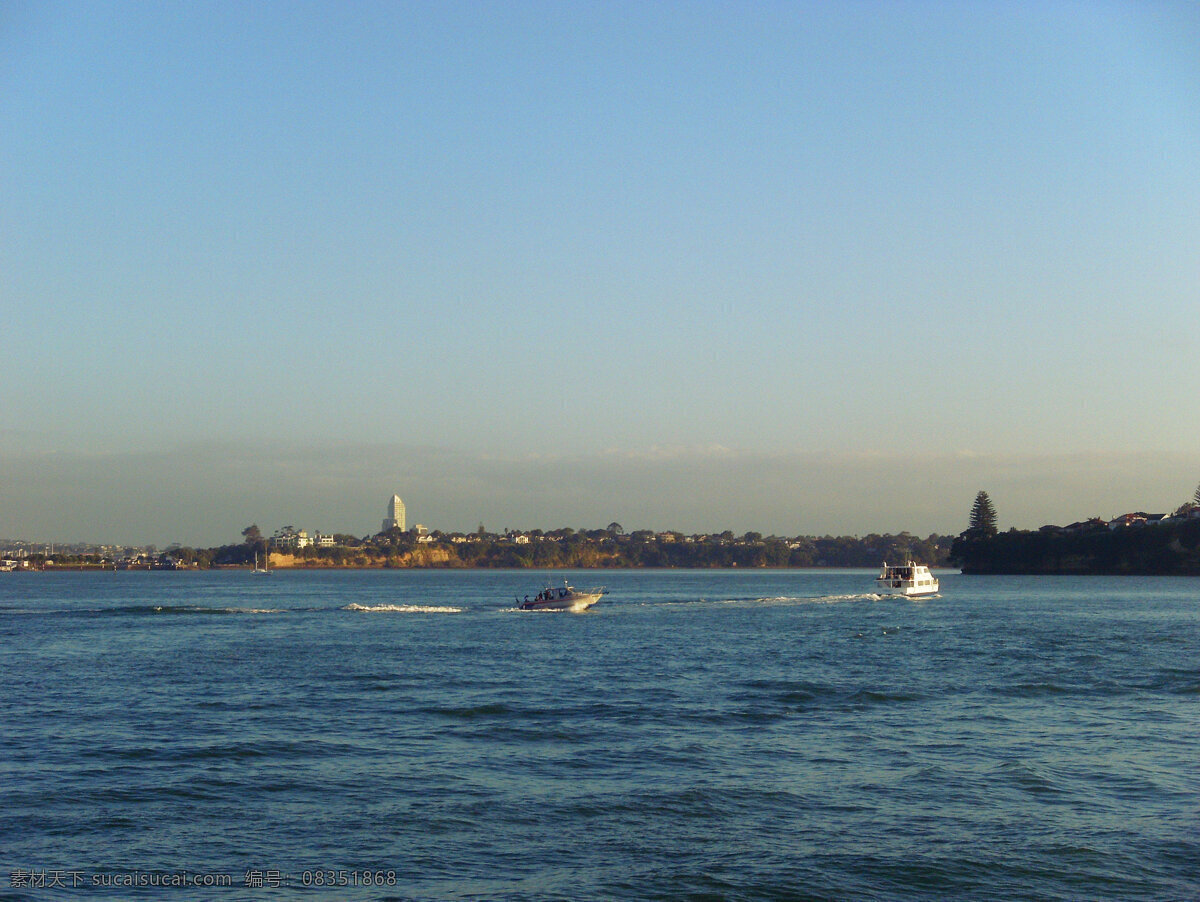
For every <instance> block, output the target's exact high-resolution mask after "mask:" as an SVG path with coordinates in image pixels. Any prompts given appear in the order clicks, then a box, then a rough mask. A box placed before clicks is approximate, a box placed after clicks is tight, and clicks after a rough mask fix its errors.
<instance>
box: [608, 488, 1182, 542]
mask: <svg viewBox="0 0 1200 902" xmlns="http://www.w3.org/2000/svg"><path fill="white" fill-rule="evenodd" d="M1196 491H1197V492H1200V489H1196ZM608 531H609V532H611V533H612V534H613V535H614V536H621V535H624V534H625V529H624V528H623V527H622V526H621V524H620V523H617V522H616V521H613V522H612V523H609V524H608Z"/></svg>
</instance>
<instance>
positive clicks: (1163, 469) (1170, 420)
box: [0, 2, 1200, 545]
mask: <svg viewBox="0 0 1200 902" xmlns="http://www.w3.org/2000/svg"><path fill="white" fill-rule="evenodd" d="M1197 46H1200V7H1198V6H1197V5H1195V4H1190V3H1182V2H1180V3H1172V2H1164V3H1156V4H1133V3H1128V4H1127V3H1116V2H1112V3H1095V4H1076V3H1054V2H1051V3H1037V4H1034V3H1011V4H1002V5H990V4H929V3H919V2H896V3H888V4H829V3H778V4H776V3H762V4H717V3H690V4H677V3H662V4H637V3H622V2H617V3H609V4H590V5H589V4H571V5H561V4H555V3H550V2H517V3H511V4H498V5H492V4H483V3H471V2H448V3H444V4H422V3H415V2H414V3H409V2H392V3H377V2H366V3H362V4H354V5H349V6H347V5H343V4H330V3H322V2H317V3H311V4H286V3H262V4H253V5H248V4H239V3H233V2H214V3H209V4H203V5H194V4H185V3H179V2H166V3H159V4H138V3H132V4H118V5H112V4H103V3H93V2H83V3H77V4H56V3H44V4H32V3H28V4H20V3H18V4H9V5H7V6H6V7H5V8H4V10H3V12H0V79H2V84H3V90H0V172H2V173H3V174H2V175H0V179H2V182H0V183H2V184H3V191H4V198H5V201H4V203H3V204H2V205H0V305H2V307H3V310H4V312H5V320H4V331H3V337H0V347H2V348H3V354H0V384H2V385H3V386H4V394H3V399H4V400H3V409H4V412H5V419H4V423H5V425H4V429H3V430H2V431H0V467H2V468H3V475H2V478H0V535H3V536H7V537H11V538H24V539H29V540H32V541H56V542H73V541H95V542H108V541H112V542H120V543H128V544H146V543H156V544H159V545H166V544H168V543H170V542H175V541H179V542H181V543H183V544H188V545H214V544H222V543H227V542H232V541H237V540H238V538H239V537H240V531H241V529H242V528H244V527H245V526H247V525H249V524H250V523H251V522H257V523H258V525H259V526H260V527H262V528H263V529H264V530H267V531H270V530H273V529H274V528H277V527H278V526H281V525H284V524H288V523H292V524H294V525H296V526H298V527H299V526H304V527H306V528H308V529H313V530H315V529H320V530H321V531H324V532H347V533H352V534H355V535H363V534H366V533H368V532H372V531H374V530H376V529H378V526H379V522H380V520H381V519H382V517H383V507H384V504H385V503H386V500H387V499H388V498H389V497H390V496H391V494H392V493H393V492H396V493H399V494H400V495H401V497H403V498H404V501H405V504H406V505H407V506H408V510H409V518H408V519H409V522H410V523H416V522H420V523H423V524H425V525H427V526H429V527H431V528H437V529H442V530H445V531H469V530H472V529H474V528H476V527H477V525H478V524H479V522H481V521H482V522H483V523H484V524H485V525H486V526H487V527H488V528H489V529H493V530H502V529H504V528H505V527H511V528H524V529H532V528H542V529H550V528H558V527H563V526H570V527H572V528H582V527H588V528H602V527H604V526H606V525H607V524H608V523H610V522H612V521H617V522H619V523H621V524H622V525H623V526H625V527H626V528H627V529H631V530H632V529H638V528H646V529H654V530H663V529H678V530H681V531H683V532H687V533H693V532H720V531H723V530H725V529H731V530H733V531H734V532H736V533H742V532H745V531H749V530H754V531H758V532H762V533H764V534H769V533H776V534H779V535H799V534H817V535H823V534H849V535H853V534H867V533H869V532H900V531H902V530H908V531H910V532H912V533H914V534H920V535H926V534H928V533H931V532H938V533H942V534H954V533H957V532H959V531H961V530H962V529H963V528H964V527H965V526H966V519H967V514H968V511H969V508H970V504H971V501H972V499H973V498H974V496H975V493H976V492H977V491H978V490H980V489H984V490H986V491H988V492H989V493H990V495H991V497H992V499H993V501H994V503H995V505H996V508H997V512H998V514H999V519H1000V525H1001V527H1002V528H1008V527H1009V526H1017V527H1020V528H1036V527H1038V526H1040V525H1042V524H1044V523H1060V524H1062V523H1066V522H1070V521H1072V520H1076V519H1082V518H1086V517H1090V516H1103V517H1109V516H1114V515H1117V514H1120V513H1124V512H1126V511H1129V510H1135V509H1144V510H1150V511H1154V512H1166V511H1169V510H1173V509H1174V508H1175V507H1177V506H1178V505H1179V504H1181V503H1183V502H1184V501H1186V500H1188V499H1189V498H1190V497H1191V494H1192V492H1193V491H1194V489H1195V487H1196V484H1197V482H1200V420H1198V419H1197V418H1196V417H1195V416H1193V415H1192V411H1193V408H1194V404H1195V397H1196V387H1197V377H1196V372H1195V369H1196V368H1195V363H1194V355H1195V349H1196V348H1197V347H1198V346H1200V317H1197V315H1196V314H1197V310H1200V256H1198V255H1197V253H1196V248H1197V247H1200V217H1198V216H1197V215H1196V211H1197V210H1200V169H1198V168H1197V166H1196V161H1197V160H1200V57H1197V55H1196V53H1195V48H1196V47H1197Z"/></svg>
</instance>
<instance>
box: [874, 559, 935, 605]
mask: <svg viewBox="0 0 1200 902" xmlns="http://www.w3.org/2000/svg"><path fill="white" fill-rule="evenodd" d="M875 585H876V586H877V587H878V591H879V593H880V594H881V595H905V596H908V597H910V598H911V597H914V596H917V595H933V594H935V593H936V592H937V590H938V581H937V577H935V576H934V575H933V574H932V573H930V572H929V568H928V567H926V566H925V565H924V564H918V563H916V562H914V561H908V562H906V563H904V564H901V565H899V566H889V565H888V563H887V562H886V561H885V562H884V564H883V570H882V571H880V573H879V576H877V577H875Z"/></svg>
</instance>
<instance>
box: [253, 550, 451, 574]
mask: <svg viewBox="0 0 1200 902" xmlns="http://www.w3.org/2000/svg"><path fill="white" fill-rule="evenodd" d="M270 557H271V564H270V566H271V567H272V568H273V569H277V570H290V569H305V570H329V569H340V568H346V567H444V566H446V565H448V564H451V563H452V561H453V560H456V559H457V558H452V556H451V554H450V552H449V551H447V550H446V549H445V548H417V549H415V550H414V551H411V552H405V553H402V554H398V555H396V556H395V557H392V558H387V557H384V556H381V555H374V554H371V553H370V552H367V551H364V552H363V553H362V554H356V555H353V556H351V557H347V558H346V559H345V560H344V561H342V562H340V563H339V562H338V561H331V560H328V559H327V558H304V557H297V556H296V555H294V554H284V553H283V552H280V551H272V552H271V555H270Z"/></svg>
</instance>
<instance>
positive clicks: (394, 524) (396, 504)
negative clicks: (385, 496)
mask: <svg viewBox="0 0 1200 902" xmlns="http://www.w3.org/2000/svg"><path fill="white" fill-rule="evenodd" d="M405 528H406V527H405V525H404V502H403V501H401V500H400V496H399V495H393V496H392V500H391V501H389V502H388V506H387V516H386V517H384V518H383V528H382V529H380V530H379V531H380V532H387V531H388V530H389V529H399V530H400V531H401V532H404V530H405Z"/></svg>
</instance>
